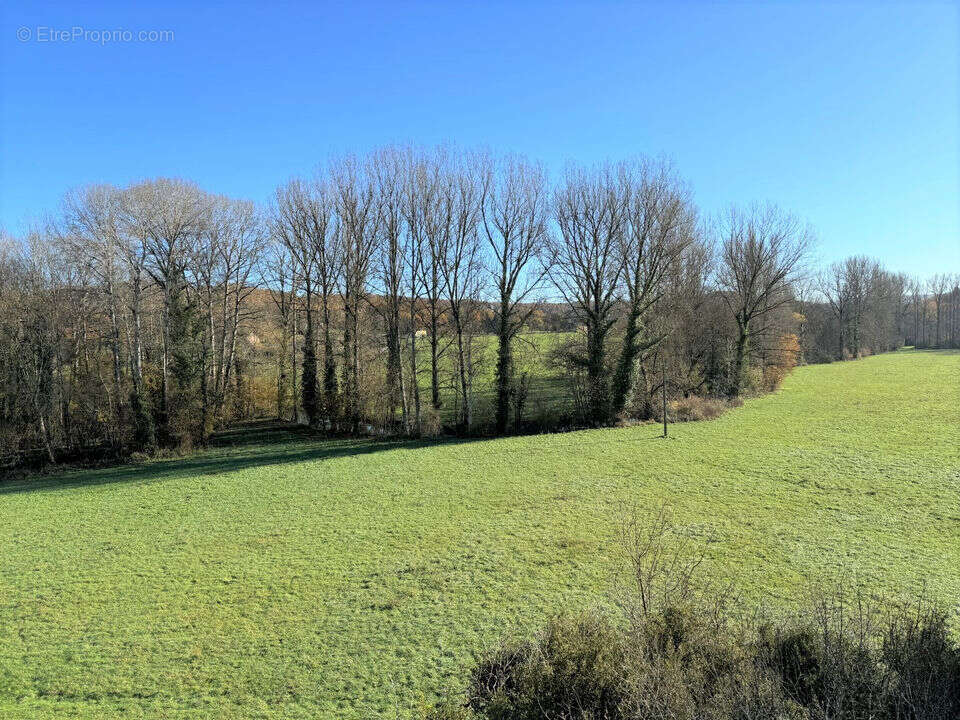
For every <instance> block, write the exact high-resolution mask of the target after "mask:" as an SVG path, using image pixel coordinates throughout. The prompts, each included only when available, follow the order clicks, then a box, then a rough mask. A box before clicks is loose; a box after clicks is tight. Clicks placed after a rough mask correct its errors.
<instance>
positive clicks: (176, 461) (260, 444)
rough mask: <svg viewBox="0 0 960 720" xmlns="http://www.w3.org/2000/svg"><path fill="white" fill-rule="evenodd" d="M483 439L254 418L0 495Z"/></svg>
mask: <svg viewBox="0 0 960 720" xmlns="http://www.w3.org/2000/svg"><path fill="white" fill-rule="evenodd" d="M486 439H488V438H442V439H435V440H393V439H391V440H385V439H375V438H373V439H363V438H361V439H357V438H327V437H323V436H320V435H317V434H316V433H313V432H311V431H309V430H306V429H304V428H300V427H299V426H295V425H288V424H283V423H278V422H273V421H270V422H254V423H246V424H244V425H240V426H236V427H233V428H229V429H227V430H225V431H223V432H221V433H217V434H216V435H215V436H214V437H213V438H211V441H210V446H209V447H208V448H206V449H204V450H201V451H199V452H197V453H196V454H194V455H191V456H188V457H183V458H172V459H169V460H150V461H147V462H142V463H126V464H123V465H118V466H115V467H109V468H103V469H96V470H72V471H65V472H62V473H57V474H55V475H46V476H44V475H34V476H30V477H27V478H24V479H22V480H13V481H10V482H6V483H0V495H9V494H13V493H30V492H40V491H45V490H63V489H70V488H83V487H92V486H96V485H108V484H112V483H141V484H146V483H152V482H156V481H161V480H172V479H177V478H185V477H194V476H202V475H218V474H220V473H227V472H234V471H236V470H244V469H247V468H251V467H262V466H267V465H279V464H285V463H297V462H306V461H310V460H332V459H335V458H341V457H353V456H357V455H368V454H371V453H376V452H381V451H384V450H397V449H416V448H423V447H430V446H436V445H457V444H463V443H468V442H478V441H483V440H486Z"/></svg>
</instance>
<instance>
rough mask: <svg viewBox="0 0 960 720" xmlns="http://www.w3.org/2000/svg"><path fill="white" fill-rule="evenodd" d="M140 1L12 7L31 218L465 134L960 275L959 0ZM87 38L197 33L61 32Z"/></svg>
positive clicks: (17, 189)
mask: <svg viewBox="0 0 960 720" xmlns="http://www.w3.org/2000/svg"><path fill="white" fill-rule="evenodd" d="M136 5H137V6H136V7H135V6H133V4H132V3H123V4H121V3H117V4H111V3H96V2H93V3H84V4H82V5H81V4H80V3H76V2H74V3H62V4H61V3H38V2H19V3H18V2H13V3H9V2H8V3H5V5H4V10H3V11H2V12H3V15H2V18H0V23H2V29H0V52H2V55H0V173H2V174H0V225H2V226H3V227H5V228H6V229H7V230H9V231H12V232H14V233H17V232H22V231H23V229H24V228H25V227H27V226H28V224H29V223H30V222H31V221H32V220H34V219H36V218H38V217H39V216H40V215H41V214H42V213H44V212H45V211H49V210H53V209H55V208H56V205H57V203H58V201H59V198H60V196H61V195H62V194H63V192H64V191H65V190H67V189H68V188H70V187H73V186H76V185H81V184H85V183H90V182H111V183H117V184H124V183H127V182H130V181H133V180H137V179H142V178H145V177H155V176H160V175H167V176H178V177H186V178H190V179H192V180H195V181H196V182H198V183H200V184H201V185H202V186H204V187H206V188H207V189H210V190H214V191H218V192H224V193H228V194H231V195H235V196H238V197H245V198H249V199H252V200H256V201H260V202H263V201H266V200H268V198H269V197H270V194H271V192H272V191H273V188H275V187H276V185H277V184H278V183H280V182H282V181H283V180H285V179H287V178H288V177H290V176H291V175H293V174H298V173H305V172H310V171H311V170H312V169H313V167H314V166H315V165H316V164H317V162H318V161H320V160H322V159H323V158H325V157H327V156H329V155H330V154H331V153H336V152H340V151H346V150H351V151H363V150H366V149H368V148H371V147H374V146H377V145H380V144H383V143H389V142H416V143H426V144H432V143H436V142H441V141H452V142H455V143H457V144H458V145H462V146H468V147H470V146H477V145H483V146H489V147H490V148H492V149H494V150H504V151H516V152H522V153H525V154H527V155H530V156H532V157H535V158H538V159H541V160H543V161H544V162H545V163H547V165H548V167H549V168H551V169H552V170H558V169H560V168H561V167H562V165H563V163H564V161H566V160H576V161H582V162H592V161H596V160H602V159H607V158H614V159H615V158H621V157H626V156H630V155H635V154H638V153H646V154H653V155H664V156H666V157H668V158H670V159H672V160H673V161H674V162H675V163H676V165H677V167H678V168H679V170H680V172H681V173H682V174H683V175H684V176H685V177H686V178H687V179H688V180H689V182H690V184H691V186H692V187H693V190H694V192H695V194H696V197H697V199H698V201H699V203H700V205H701V207H702V208H703V209H704V211H706V212H707V213H713V212H716V211H718V210H719V209H721V208H722V207H724V206H725V205H727V204H728V203H730V202H739V203H745V202H749V201H752V200H761V201H763V200H772V201H774V202H776V203H778V204H779V205H781V206H783V207H785V208H788V209H790V210H792V211H794V212H795V213H797V214H798V215H800V216H801V217H803V218H805V219H807V220H809V222H810V223H811V224H812V225H813V226H814V227H815V228H816V230H817V234H818V236H819V238H820V246H819V252H820V255H821V256H822V258H823V259H824V260H833V259H837V258H839V257H842V256H845V255H848V254H852V253H867V254H870V255H873V256H875V257H878V258H880V259H881V260H883V261H884V262H885V263H886V264H887V265H889V266H890V267H891V268H893V269H900V270H904V271H907V272H911V273H919V274H929V273H933V272H940V271H944V270H952V271H960V97H958V95H960V90H958V88H960V67H958V64H960V11H958V5H957V4H954V3H926V4H925V3H907V2H903V3H899V2H887V3H860V4H840V3H836V2H828V3H822V4H818V3H813V2H796V3H787V2H774V3H767V4H751V3H742V2H740V3H719V2H718V3H695V2H680V3H674V4H666V3H663V4H653V3H600V2H598V3H585V2H583V3H562V2H552V3H534V2H509V3H508V2H504V3H497V2H493V3H486V2H478V3H470V4H467V3H440V2H436V3H404V2H391V3H361V2H356V3H343V4H320V3H311V4H307V3H303V4H294V3H289V4H284V3H279V4H277V3H266V2H264V3H262V4H260V5H255V4H243V3H216V4H214V3H208V4H203V6H202V7H200V6H196V7H193V6H191V4H187V3H184V4H178V3H173V2H164V3H155V4H154V5H151V4H149V3H137V4H136ZM22 28H26V30H27V31H29V34H30V37H29V39H27V40H26V41H21V40H19V39H18V32H20V33H23V30H22ZM74 28H80V29H82V30H81V31H88V32H89V31H95V30H100V29H107V30H129V31H131V33H133V34H134V35H136V34H137V33H139V32H140V31H142V30H143V31H150V30H170V31H172V32H173V38H172V39H170V40H167V41H163V42H136V41H133V42H122V41H120V42H108V43H106V44H100V43H98V42H96V41H94V40H93V39H91V36H90V35H88V36H87V39H83V38H82V37H81V38H77V39H75V40H71V41H68V42H53V41H49V40H48V41H45V42H41V41H39V36H40V35H43V34H45V36H46V37H48V38H49V37H50V34H51V29H56V30H62V31H64V32H65V33H67V34H68V35H72V34H73V32H74Z"/></svg>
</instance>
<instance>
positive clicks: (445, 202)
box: [436, 157, 483, 432]
mask: <svg viewBox="0 0 960 720" xmlns="http://www.w3.org/2000/svg"><path fill="white" fill-rule="evenodd" d="M441 177H442V182H441V185H440V206H441V210H440V212H441V214H442V217H443V218H444V223H443V224H442V226H441V230H440V232H439V233H438V235H437V238H436V239H437V246H436V261H437V265H438V268H439V272H440V278H441V281H442V285H443V293H444V300H445V301H446V303H447V307H448V308H449V310H450V320H451V322H452V324H453V331H454V336H455V343H456V352H457V384H458V390H459V395H460V403H461V405H460V418H459V423H458V425H459V426H460V428H461V430H462V431H464V432H466V431H469V430H470V427H471V425H472V424H473V399H472V377H473V367H472V344H473V337H472V334H473V330H474V328H473V323H474V321H475V320H476V311H477V307H478V304H479V298H480V292H481V284H482V281H483V276H482V270H483V258H482V255H481V245H480V235H479V221H480V214H481V205H482V182H481V178H480V177H479V173H478V165H477V163H476V160H475V158H472V157H468V158H465V159H462V160H460V161H459V162H453V163H451V164H450V165H448V166H447V168H445V172H444V173H443V175H442V176H441Z"/></svg>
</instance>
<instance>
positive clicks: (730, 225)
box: [717, 205, 812, 395]
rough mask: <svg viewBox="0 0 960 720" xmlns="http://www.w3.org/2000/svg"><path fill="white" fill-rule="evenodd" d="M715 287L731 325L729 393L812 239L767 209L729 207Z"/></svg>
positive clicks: (785, 298) (786, 296) (738, 384)
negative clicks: (733, 323) (732, 348)
mask: <svg viewBox="0 0 960 720" xmlns="http://www.w3.org/2000/svg"><path fill="white" fill-rule="evenodd" d="M720 232H721V238H722V240H721V251H720V268H719V272H718V275H717V281H718V285H719V289H720V291H721V293H722V294H723V298H724V300H725V302H726V304H727V307H728V308H729V309H730V312H731V313H732V314H733V317H734V320H735V321H736V323H737V331H738V332H737V340H736V350H735V357H734V361H733V371H732V380H731V383H730V394H731V395H738V394H739V393H740V390H741V388H742V387H743V382H744V374H745V371H746V367H747V360H748V358H749V355H750V352H751V347H750V342H751V339H752V338H753V337H756V336H759V335H761V334H762V333H763V331H764V328H763V327H762V326H760V327H758V323H762V321H763V320H764V319H765V318H766V317H768V316H769V315H770V314H771V313H773V311H775V310H777V309H778V308H780V307H783V306H784V305H786V304H787V303H788V302H790V299H791V293H790V280H791V279H792V278H793V277H794V276H795V274H796V273H797V272H798V271H799V270H800V269H801V266H802V264H803V262H804V260H805V259H806V257H807V253H808V252H809V249H810V246H811V244H812V236H811V234H810V231H809V230H808V229H807V228H804V227H803V226H802V225H801V224H800V222H799V221H798V220H797V219H796V218H795V217H793V216H792V215H789V214H788V213H785V212H783V211H781V210H779V209H778V208H777V207H775V206H772V205H767V206H765V207H761V206H758V205H754V206H751V207H750V208H748V209H746V210H742V209H739V208H731V209H730V210H729V212H728V213H727V214H726V216H725V217H724V218H723V219H722V221H721V226H720Z"/></svg>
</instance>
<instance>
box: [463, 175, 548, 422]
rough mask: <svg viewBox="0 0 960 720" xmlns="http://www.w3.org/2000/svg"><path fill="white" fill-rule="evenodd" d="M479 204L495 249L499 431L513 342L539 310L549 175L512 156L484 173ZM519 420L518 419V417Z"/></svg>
mask: <svg viewBox="0 0 960 720" xmlns="http://www.w3.org/2000/svg"><path fill="white" fill-rule="evenodd" d="M482 178H483V180H482V182H483V190H482V202H481V205H480V209H481V217H482V221H483V229H484V234H485V236H486V239H487V243H488V245H489V247H490V250H491V252H492V253H493V262H492V264H491V267H490V268H489V270H490V274H491V276H492V280H493V285H494V288H495V298H494V299H495V303H494V315H495V321H496V325H497V369H496V385H497V389H496V392H497V409H496V421H495V422H496V428H497V432H498V433H501V434H502V433H505V432H506V431H507V421H508V419H509V417H510V403H511V397H512V396H513V395H514V393H515V388H514V367H513V342H514V339H515V338H516V336H517V334H518V333H519V332H520V330H521V329H522V328H523V327H524V325H525V323H526V321H527V319H528V318H529V317H530V315H531V314H532V313H533V312H534V311H535V310H536V309H537V307H538V304H537V303H534V302H531V300H532V295H533V294H534V293H535V292H537V291H538V290H539V289H540V287H541V285H542V281H543V279H544V277H545V276H546V274H547V272H548V271H549V267H550V266H549V257H548V256H547V255H546V253H545V252H544V249H545V247H546V246H547V238H548V234H549V229H548V228H549V225H548V224H549V220H550V205H549V202H550V200H549V193H548V191H547V179H546V173H545V172H544V170H543V168H542V167H540V166H539V165H535V164H532V163H530V162H529V161H527V160H525V159H523V158H518V157H508V158H505V159H503V160H501V161H500V162H499V163H497V165H496V167H486V168H484V170H483V175H482ZM518 422H519V419H518Z"/></svg>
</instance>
